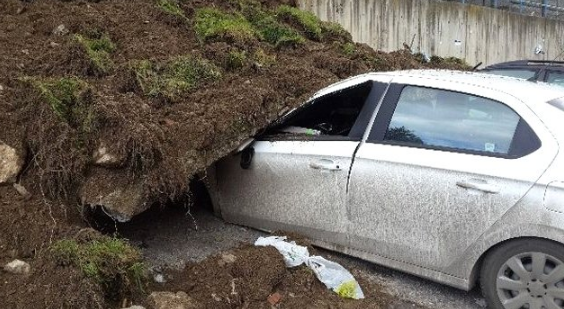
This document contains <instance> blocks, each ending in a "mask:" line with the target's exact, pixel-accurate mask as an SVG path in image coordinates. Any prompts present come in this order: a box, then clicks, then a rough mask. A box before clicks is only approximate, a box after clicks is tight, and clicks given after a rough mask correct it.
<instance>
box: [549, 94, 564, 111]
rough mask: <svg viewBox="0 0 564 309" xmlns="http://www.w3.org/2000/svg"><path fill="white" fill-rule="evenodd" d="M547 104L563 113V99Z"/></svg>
mask: <svg viewBox="0 0 564 309" xmlns="http://www.w3.org/2000/svg"><path fill="white" fill-rule="evenodd" d="M548 104H550V105H552V106H554V107H556V108H558V109H559V110H561V111H564V97H562V98H558V99H554V100H552V101H549V102H548Z"/></svg>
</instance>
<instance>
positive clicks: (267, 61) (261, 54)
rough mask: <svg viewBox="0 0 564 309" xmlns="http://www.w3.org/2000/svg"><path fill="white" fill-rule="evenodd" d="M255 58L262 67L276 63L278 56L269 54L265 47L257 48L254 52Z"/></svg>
mask: <svg viewBox="0 0 564 309" xmlns="http://www.w3.org/2000/svg"><path fill="white" fill-rule="evenodd" d="M253 59H254V61H255V62H256V63H258V64H259V65H260V66H261V67H269V66H272V65H274V64H275V63H276V56H275V55H269V54H267V53H266V52H265V51H264V50H263V49H260V48H259V49H257V50H256V51H255V52H254V54H253Z"/></svg>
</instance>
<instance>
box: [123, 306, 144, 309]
mask: <svg viewBox="0 0 564 309" xmlns="http://www.w3.org/2000/svg"><path fill="white" fill-rule="evenodd" d="M122 309H145V307H143V306H139V305H133V306H131V307H127V308H122Z"/></svg>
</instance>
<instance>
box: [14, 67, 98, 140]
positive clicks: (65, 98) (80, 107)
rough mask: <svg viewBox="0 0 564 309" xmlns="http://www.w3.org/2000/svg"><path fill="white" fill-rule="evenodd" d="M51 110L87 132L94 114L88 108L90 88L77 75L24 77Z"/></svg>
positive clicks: (89, 129)
mask: <svg viewBox="0 0 564 309" xmlns="http://www.w3.org/2000/svg"><path fill="white" fill-rule="evenodd" d="M24 80H25V81H27V82H29V83H30V84H31V85H32V86H33V87H34V88H36V89H37V90H38V91H39V93H40V96H41V98H42V99H43V100H44V101H45V102H46V103H47V104H49V106H50V107H51V109H52V110H53V112H54V113H55V114H56V115H57V116H59V117H60V118H61V120H63V121H64V122H66V123H68V124H69V125H70V126H71V127H74V128H76V129H78V130H79V131H81V132H84V133H87V132H90V131H91V130H92V126H93V123H94V120H95V114H94V111H93V110H92V108H90V97H91V89H90V86H89V85H88V83H86V82H85V81H83V80H81V79H79V78H77V77H65V78H59V79H55V78H48V79H36V78H26V79H24Z"/></svg>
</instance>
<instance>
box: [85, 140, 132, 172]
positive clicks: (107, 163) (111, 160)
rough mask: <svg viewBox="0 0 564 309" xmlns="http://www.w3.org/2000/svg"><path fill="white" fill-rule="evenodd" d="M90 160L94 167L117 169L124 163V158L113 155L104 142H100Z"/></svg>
mask: <svg viewBox="0 0 564 309" xmlns="http://www.w3.org/2000/svg"><path fill="white" fill-rule="evenodd" d="M92 159H93V160H94V163H95V164H96V165H98V166H103V167H119V166H120V165H122V164H123V162H124V161H125V158H120V157H118V156H117V155H115V154H113V153H112V152H111V151H110V149H109V148H108V146H106V144H105V143H104V142H101V143H100V146H99V147H98V149H97V150H96V151H94V154H93V155H92Z"/></svg>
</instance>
